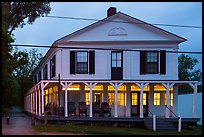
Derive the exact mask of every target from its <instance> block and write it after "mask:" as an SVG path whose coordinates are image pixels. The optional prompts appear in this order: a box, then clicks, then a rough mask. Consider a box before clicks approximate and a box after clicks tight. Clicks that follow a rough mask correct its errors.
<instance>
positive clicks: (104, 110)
mask: <svg viewBox="0 0 204 137" xmlns="http://www.w3.org/2000/svg"><path fill="white" fill-rule="evenodd" d="M106 113H108V114H109V115H108V116H109V117H110V116H111V108H109V104H108V102H102V103H101V114H102V116H104V114H106Z"/></svg>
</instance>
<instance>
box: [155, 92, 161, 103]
mask: <svg viewBox="0 0 204 137" xmlns="http://www.w3.org/2000/svg"><path fill="white" fill-rule="evenodd" d="M154 105H155V106H158V105H160V93H154Z"/></svg>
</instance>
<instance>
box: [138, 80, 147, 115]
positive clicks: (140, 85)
mask: <svg viewBox="0 0 204 137" xmlns="http://www.w3.org/2000/svg"><path fill="white" fill-rule="evenodd" d="M135 84H136V85H137V86H138V87H139V88H140V89H141V91H140V118H143V117H144V112H143V91H144V88H145V87H146V86H147V85H148V84H149V83H135Z"/></svg>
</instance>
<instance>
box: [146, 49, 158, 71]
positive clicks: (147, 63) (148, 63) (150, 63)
mask: <svg viewBox="0 0 204 137" xmlns="http://www.w3.org/2000/svg"><path fill="white" fill-rule="evenodd" d="M148 53H156V55H157V57H156V60H157V61H156V62H155V61H154V62H153V61H152V62H150V61H148V56H147V54H148ZM150 57H151V56H150ZM152 57H155V56H152ZM151 59H152V58H150V60H151ZM152 64H156V71H155V70H154V69H153V70H154V71H152V69H150V70H151V71H150V70H149V69H148V66H149V65H152ZM145 73H146V74H159V51H156V50H154V51H146V52H145Z"/></svg>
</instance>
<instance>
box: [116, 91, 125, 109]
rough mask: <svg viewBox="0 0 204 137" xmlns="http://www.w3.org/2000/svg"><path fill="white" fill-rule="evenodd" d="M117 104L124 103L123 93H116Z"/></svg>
mask: <svg viewBox="0 0 204 137" xmlns="http://www.w3.org/2000/svg"><path fill="white" fill-rule="evenodd" d="M118 105H121V106H124V105H125V96H124V93H118Z"/></svg>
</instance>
